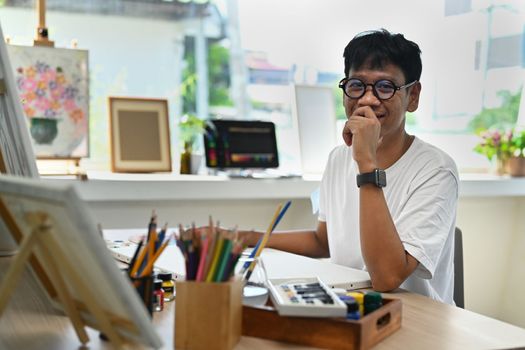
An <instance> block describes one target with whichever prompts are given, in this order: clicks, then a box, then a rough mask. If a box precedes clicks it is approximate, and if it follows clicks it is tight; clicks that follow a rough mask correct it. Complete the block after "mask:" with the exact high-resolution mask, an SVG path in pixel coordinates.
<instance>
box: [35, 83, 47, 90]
mask: <svg viewBox="0 0 525 350" xmlns="http://www.w3.org/2000/svg"><path fill="white" fill-rule="evenodd" d="M46 87H47V85H46V82H45V81H39V82H38V83H37V88H38V89H42V90H44V89H45V88H46Z"/></svg>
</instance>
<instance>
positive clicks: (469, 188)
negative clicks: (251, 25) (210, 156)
mask: <svg viewBox="0 0 525 350" xmlns="http://www.w3.org/2000/svg"><path fill="white" fill-rule="evenodd" d="M88 178H89V180H87V181H79V180H72V179H68V180H64V179H61V180H58V179H48V180H46V181H67V182H71V183H73V184H74V185H75V187H76V188H77V189H78V191H79V193H80V195H81V197H82V198H83V199H85V200H86V201H88V202H110V201H137V200H141V201H147V200H154V201H158V200H175V201H176V200H221V199H225V200H236V199H282V198H287V199H288V198H289V199H299V198H304V199H307V198H309V197H310V194H311V193H312V191H314V190H315V189H316V188H318V187H319V183H320V176H309V177H303V178H283V179H230V178H228V177H224V176H200V175H178V174H114V173H110V172H106V173H103V172H97V173H88ZM498 196H501V197H508V196H511V197H518V196H525V178H510V177H498V176H492V175H486V174H462V175H461V177H460V197H462V198H468V197H498Z"/></svg>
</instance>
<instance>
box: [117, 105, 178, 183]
mask: <svg viewBox="0 0 525 350" xmlns="http://www.w3.org/2000/svg"><path fill="white" fill-rule="evenodd" d="M109 130H110V143H111V170H112V171H113V172H128V173H150V172H171V152H170V132H169V123H168V101H167V100H165V99H153V98H133V97H109Z"/></svg>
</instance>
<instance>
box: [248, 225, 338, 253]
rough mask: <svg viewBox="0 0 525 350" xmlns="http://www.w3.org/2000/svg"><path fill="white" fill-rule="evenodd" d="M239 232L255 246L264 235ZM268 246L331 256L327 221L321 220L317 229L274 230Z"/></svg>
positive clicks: (294, 251) (249, 243)
mask: <svg viewBox="0 0 525 350" xmlns="http://www.w3.org/2000/svg"><path fill="white" fill-rule="evenodd" d="M239 233H240V235H241V237H244V239H245V242H246V243H247V244H248V245H249V246H255V245H256V244H257V241H258V240H259V239H260V238H261V237H262V235H263V233H262V232H257V231H240V232H239ZM266 247H269V248H275V249H279V250H284V251H287V252H290V253H294V254H300V255H305V256H310V257H315V258H326V257H329V256H330V252H329V249H328V238H327V233H326V223H325V222H323V221H319V223H318V224H317V229H316V230H311V231H308V230H301V231H280V232H274V233H273V234H272V235H271V236H270V239H269V240H268V243H267V244H266Z"/></svg>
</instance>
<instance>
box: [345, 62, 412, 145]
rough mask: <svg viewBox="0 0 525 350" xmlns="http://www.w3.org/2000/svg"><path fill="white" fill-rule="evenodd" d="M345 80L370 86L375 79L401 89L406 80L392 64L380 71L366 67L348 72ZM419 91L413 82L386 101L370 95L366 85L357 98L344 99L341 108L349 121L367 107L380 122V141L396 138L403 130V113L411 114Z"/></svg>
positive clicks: (370, 88)
mask: <svg viewBox="0 0 525 350" xmlns="http://www.w3.org/2000/svg"><path fill="white" fill-rule="evenodd" d="M348 78H349V79H353V78H355V79H359V80H361V81H363V82H364V83H365V84H374V83H375V82H377V81H379V80H383V79H386V80H390V81H392V82H393V83H394V84H395V85H396V86H402V85H405V84H407V83H410V82H409V81H405V75H404V74H403V71H402V70H401V69H400V68H399V67H397V66H395V65H393V64H386V65H385V66H384V67H382V68H377V69H371V68H367V67H366V65H365V66H364V67H363V68H361V69H359V70H355V71H354V70H350V72H349V74H348ZM420 91H421V85H420V83H419V82H418V83H416V84H414V85H412V86H411V87H409V88H403V89H401V90H398V91H396V92H395V94H394V96H392V97H391V98H390V99H388V100H380V99H379V98H377V97H376V96H375V95H374V92H373V89H372V87H371V86H367V88H366V92H365V94H364V95H363V96H362V97H361V98H358V99H351V98H349V97H348V96H346V95H345V96H344V107H345V111H346V116H347V118H349V117H350V116H351V115H352V114H353V113H354V111H355V110H356V109H357V108H359V107H364V106H368V107H370V108H371V109H372V110H373V111H374V113H375V115H376V117H377V118H378V119H379V122H380V123H381V136H382V137H383V139H384V141H386V140H388V139H391V138H392V137H398V136H400V135H402V134H403V133H404V130H405V113H406V112H407V111H409V112H413V111H415V110H416V109H417V107H418V103H419V93H420Z"/></svg>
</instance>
